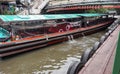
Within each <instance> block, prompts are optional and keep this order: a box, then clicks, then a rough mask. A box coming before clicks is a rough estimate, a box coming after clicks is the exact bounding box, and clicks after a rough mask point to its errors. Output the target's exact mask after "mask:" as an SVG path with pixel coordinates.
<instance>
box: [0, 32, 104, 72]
mask: <svg viewBox="0 0 120 74" xmlns="http://www.w3.org/2000/svg"><path fill="white" fill-rule="evenodd" d="M104 33H105V32H99V33H96V34H92V35H89V36H85V37H80V38H78V39H75V40H72V41H67V42H63V43H60V44H56V45H52V46H49V47H45V48H41V49H38V50H35V51H31V52H27V53H24V54H20V55H18V56H15V57H12V58H8V59H5V60H2V61H0V74H66V72H67V70H68V67H69V65H70V64H71V63H72V62H73V61H80V58H81V54H82V53H83V51H84V50H85V49H87V48H90V47H92V46H93V45H94V43H95V42H96V41H98V40H99V38H100V37H101V36H102V35H103V34H104Z"/></svg>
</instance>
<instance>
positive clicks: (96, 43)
mask: <svg viewBox="0 0 120 74" xmlns="http://www.w3.org/2000/svg"><path fill="white" fill-rule="evenodd" d="M99 47H100V42H98V41H97V42H95V44H94V46H93V49H92V51H93V52H95V51H96V50H97V49H98V48H99Z"/></svg>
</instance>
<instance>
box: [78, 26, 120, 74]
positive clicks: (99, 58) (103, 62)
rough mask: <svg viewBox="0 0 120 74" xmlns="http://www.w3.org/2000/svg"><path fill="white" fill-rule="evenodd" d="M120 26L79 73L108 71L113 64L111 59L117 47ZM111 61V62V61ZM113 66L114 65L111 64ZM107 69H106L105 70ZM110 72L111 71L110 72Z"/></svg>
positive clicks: (89, 73)
mask: <svg viewBox="0 0 120 74" xmlns="http://www.w3.org/2000/svg"><path fill="white" fill-rule="evenodd" d="M119 31H120V26H119V27H118V28H117V29H116V30H115V31H114V32H113V33H112V34H111V35H110V36H109V37H108V39H107V40H106V41H105V42H104V43H103V45H102V46H101V47H100V48H99V49H98V50H97V51H96V53H95V54H94V55H93V57H92V58H91V59H90V60H89V61H88V62H87V63H86V64H85V67H83V69H82V70H81V71H80V72H79V74H105V73H107V72H106V71H108V70H109V69H106V68H108V67H109V66H108V64H113V62H111V61H110V60H113V58H112V59H111V55H113V51H114V50H115V48H116V42H117V36H118V32H119ZM109 62H111V63H109ZM111 67H112V66H111ZM105 70H106V71H105ZM108 74H110V73H108Z"/></svg>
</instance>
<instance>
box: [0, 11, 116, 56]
mask: <svg viewBox="0 0 120 74" xmlns="http://www.w3.org/2000/svg"><path fill="white" fill-rule="evenodd" d="M115 19H116V18H113V17H109V16H108V15H107V14H87V13H86V14H59V15H0V58H2V57H6V56H10V55H13V54H18V53H22V52H26V51H30V50H33V49H37V48H41V47H45V46H49V45H52V44H56V43H60V42H63V41H67V40H70V39H73V38H78V37H80V36H84V35H88V34H92V33H95V32H98V31H101V30H103V29H105V28H107V27H108V26H109V25H110V24H111V23H113V22H114V20H115Z"/></svg>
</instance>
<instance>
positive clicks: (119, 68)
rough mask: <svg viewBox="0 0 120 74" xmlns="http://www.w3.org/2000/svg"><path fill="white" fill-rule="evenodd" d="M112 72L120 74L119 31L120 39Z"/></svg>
mask: <svg viewBox="0 0 120 74" xmlns="http://www.w3.org/2000/svg"><path fill="white" fill-rule="evenodd" d="M112 74H120V33H119V39H118V44H117V49H116V55H115V60H114V67H113V72H112Z"/></svg>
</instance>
